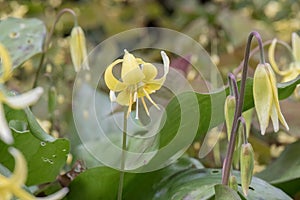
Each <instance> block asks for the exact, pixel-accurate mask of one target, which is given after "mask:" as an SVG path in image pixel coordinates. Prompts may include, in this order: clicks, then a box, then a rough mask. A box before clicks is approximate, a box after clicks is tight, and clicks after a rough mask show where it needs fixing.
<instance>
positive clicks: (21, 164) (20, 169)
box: [0, 147, 68, 200]
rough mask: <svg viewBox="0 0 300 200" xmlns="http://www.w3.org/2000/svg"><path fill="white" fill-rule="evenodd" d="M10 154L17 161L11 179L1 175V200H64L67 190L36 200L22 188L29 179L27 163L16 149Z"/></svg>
mask: <svg viewBox="0 0 300 200" xmlns="http://www.w3.org/2000/svg"><path fill="white" fill-rule="evenodd" d="M9 152H10V153H11V155H12V156H13V157H14V159H15V169H14V172H13V174H12V175H11V176H10V177H6V176H3V175H2V174H0V199H1V200H10V199H12V197H13V196H15V197H18V198H19V199H22V200H56V199H61V198H63V197H64V196H65V195H66V194H67V192H68V189H67V188H63V189H61V190H60V191H58V192H56V193H54V194H52V195H50V196H47V197H43V198H36V197H34V196H33V195H32V194H30V193H28V192H27V191H26V190H24V189H23V188H22V186H23V185H24V183H25V181H26V179H27V163H26V160H25V158H24V156H23V155H22V154H21V152H20V151H18V150H17V149H15V148H12V147H10V148H9Z"/></svg>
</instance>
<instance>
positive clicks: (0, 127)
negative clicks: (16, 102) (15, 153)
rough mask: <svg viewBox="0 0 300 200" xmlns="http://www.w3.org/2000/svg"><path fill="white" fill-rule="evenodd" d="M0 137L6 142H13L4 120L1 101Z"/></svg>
mask: <svg viewBox="0 0 300 200" xmlns="http://www.w3.org/2000/svg"><path fill="white" fill-rule="evenodd" d="M0 138H1V140H2V141H4V142H5V143H6V144H12V143H13V142H14V139H13V137H12V135H11V131H10V129H9V127H8V125H7V122H6V118H5V115H4V110H3V105H2V103H0Z"/></svg>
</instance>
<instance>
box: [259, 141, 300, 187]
mask: <svg viewBox="0 0 300 200" xmlns="http://www.w3.org/2000/svg"><path fill="white" fill-rule="evenodd" d="M299 152H300V141H297V142H295V143H293V144H290V145H288V146H287V147H286V149H285V150H284V151H283V152H282V153H281V155H280V156H279V157H278V158H277V159H276V160H275V161H274V162H273V163H272V164H270V165H268V167H267V168H266V169H265V170H263V171H262V172H260V173H258V174H257V175H256V176H258V177H260V178H262V179H264V180H266V181H268V182H271V183H272V184H279V183H284V182H287V181H291V180H294V179H299V178H300V156H299Z"/></svg>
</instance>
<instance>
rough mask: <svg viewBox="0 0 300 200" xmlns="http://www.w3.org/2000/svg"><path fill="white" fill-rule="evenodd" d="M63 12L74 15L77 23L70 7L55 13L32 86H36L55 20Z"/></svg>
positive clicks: (74, 14) (75, 23) (75, 21)
mask: <svg viewBox="0 0 300 200" xmlns="http://www.w3.org/2000/svg"><path fill="white" fill-rule="evenodd" d="M65 13H70V14H71V15H73V17H74V26H77V25H78V22H77V16H76V13H75V12H74V11H73V10H72V9H70V8H64V9H62V10H61V11H59V12H58V14H57V15H56V18H55V21H54V23H53V26H52V27H51V30H50V32H49V35H48V37H47V38H46V40H45V43H44V46H43V51H42V55H41V59H40V62H39V65H38V69H37V71H36V74H35V77H34V82H33V87H32V88H35V87H36V86H37V81H38V77H39V75H40V72H41V70H42V68H43V65H44V60H45V55H46V52H47V50H48V49H49V44H50V41H51V38H52V35H53V32H54V29H55V26H56V24H57V22H58V21H59V19H60V18H61V16H62V15H63V14H65Z"/></svg>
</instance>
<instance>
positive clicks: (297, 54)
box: [269, 33, 300, 82]
mask: <svg viewBox="0 0 300 200" xmlns="http://www.w3.org/2000/svg"><path fill="white" fill-rule="evenodd" d="M276 43H277V39H274V40H273V41H272V44H271V46H270V48H269V60H270V64H271V66H272V67H273V69H274V71H275V72H276V73H277V74H279V75H280V76H282V77H283V79H282V82H287V81H291V80H293V79H295V78H296V77H297V76H298V75H299V74H300V38H299V36H298V35H297V34H296V33H293V34H292V55H293V59H294V61H293V62H292V63H290V64H289V68H288V69H286V70H283V71H282V70H280V69H279V67H278V65H277V64H276V61H275V58H274V55H275V46H276Z"/></svg>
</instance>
